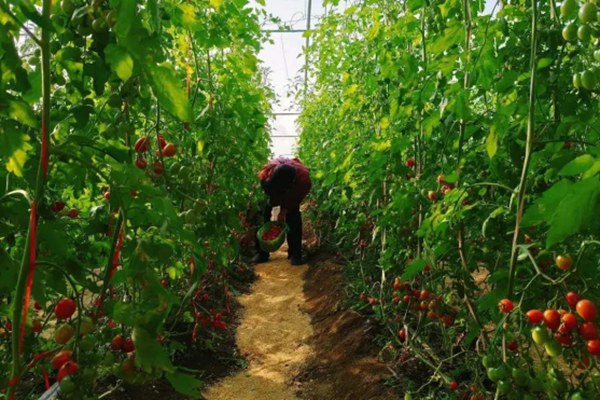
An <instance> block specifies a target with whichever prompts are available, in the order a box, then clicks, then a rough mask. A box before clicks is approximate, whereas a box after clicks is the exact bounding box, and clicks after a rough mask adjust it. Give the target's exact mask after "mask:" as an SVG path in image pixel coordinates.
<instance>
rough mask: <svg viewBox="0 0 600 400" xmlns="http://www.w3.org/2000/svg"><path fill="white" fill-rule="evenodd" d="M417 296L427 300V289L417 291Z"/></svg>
mask: <svg viewBox="0 0 600 400" xmlns="http://www.w3.org/2000/svg"><path fill="white" fill-rule="evenodd" d="M419 298H420V299H421V300H427V299H428V298H429V292H428V291H427V290H421V293H419Z"/></svg>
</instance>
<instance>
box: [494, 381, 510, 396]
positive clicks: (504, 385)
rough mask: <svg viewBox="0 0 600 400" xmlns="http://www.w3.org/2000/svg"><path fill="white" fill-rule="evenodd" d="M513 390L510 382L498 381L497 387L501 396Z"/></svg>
mask: <svg viewBox="0 0 600 400" xmlns="http://www.w3.org/2000/svg"><path fill="white" fill-rule="evenodd" d="M511 388H512V385H511V384H510V382H509V381H498V386H497V387H496V390H498V393H500V394H507V393H508V392H510V389H511Z"/></svg>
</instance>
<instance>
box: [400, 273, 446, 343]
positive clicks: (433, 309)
mask: <svg viewBox="0 0 600 400" xmlns="http://www.w3.org/2000/svg"><path fill="white" fill-rule="evenodd" d="M425 271H426V272H428V271H429V268H428V266H425ZM393 287H394V294H393V300H392V301H393V302H394V303H395V304H403V305H405V306H406V307H410V308H411V309H412V310H413V311H415V312H421V313H424V312H426V313H427V318H428V319H429V320H432V321H434V320H439V321H441V322H442V323H443V324H444V325H445V326H446V327H450V326H452V325H454V317H453V316H452V314H454V312H453V311H452V310H451V309H450V307H448V306H447V305H446V304H444V302H443V301H442V296H439V295H436V294H435V293H430V292H429V291H427V290H425V289H419V288H417V287H415V286H414V285H411V284H410V283H408V282H401V281H400V278H399V277H396V278H395V279H394V285H393ZM402 292H403V293H404V295H403V294H402ZM399 336H400V338H401V339H403V340H404V339H405V338H406V332H405V331H404V329H402V330H401V331H400V332H399Z"/></svg>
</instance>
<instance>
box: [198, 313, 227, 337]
mask: <svg viewBox="0 0 600 400" xmlns="http://www.w3.org/2000/svg"><path fill="white" fill-rule="evenodd" d="M196 319H198V320H199V321H200V325H201V326H202V327H203V328H205V327H207V326H211V327H212V328H213V329H216V330H219V331H224V330H225V329H227V323H226V322H225V321H223V314H221V313H218V312H216V310H214V309H212V308H211V309H210V314H209V315H205V314H204V313H201V312H199V313H197V314H196Z"/></svg>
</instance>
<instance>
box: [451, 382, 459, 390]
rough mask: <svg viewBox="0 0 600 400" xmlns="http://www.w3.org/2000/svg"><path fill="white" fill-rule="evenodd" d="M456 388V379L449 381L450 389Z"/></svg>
mask: <svg viewBox="0 0 600 400" xmlns="http://www.w3.org/2000/svg"><path fill="white" fill-rule="evenodd" d="M456 389H458V382H456V381H452V382H450V390H452V391H453V392H454V391H455V390H456Z"/></svg>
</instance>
